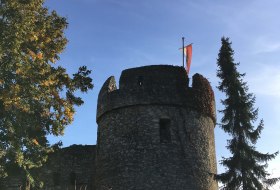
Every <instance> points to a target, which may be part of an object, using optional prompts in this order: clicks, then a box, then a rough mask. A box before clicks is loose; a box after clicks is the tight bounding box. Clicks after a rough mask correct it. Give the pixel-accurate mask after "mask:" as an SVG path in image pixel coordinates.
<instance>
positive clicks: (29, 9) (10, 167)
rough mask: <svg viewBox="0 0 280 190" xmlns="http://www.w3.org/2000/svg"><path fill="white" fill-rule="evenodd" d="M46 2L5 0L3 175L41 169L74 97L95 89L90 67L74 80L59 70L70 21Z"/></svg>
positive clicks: (69, 117) (0, 8) (1, 16)
mask: <svg viewBox="0 0 280 190" xmlns="http://www.w3.org/2000/svg"><path fill="white" fill-rule="evenodd" d="M43 3H44V0H0V31H1V32H0V39H1V40H0V177H5V176H7V174H12V173H15V171H16V170H17V169H19V168H20V169H22V170H24V171H25V174H26V176H27V178H28V179H29V181H31V182H32V180H33V178H32V176H31V173H30V169H32V168H36V167H39V166H41V165H42V164H43V163H44V162H45V161H46V159H47V154H48V153H50V152H51V151H52V150H53V146H51V145H50V144H49V142H48V140H47V137H46V136H47V135H55V136H58V135H63V131H64V129H65V127H66V126H67V125H69V124H70V123H71V122H72V121H73V116H74V113H75V109H74V106H80V105H81V104H83V101H82V99H81V98H80V97H78V96H76V95H75V94H74V93H75V92H76V91H77V90H79V91H82V92H87V91H88V90H89V89H92V88H93V84H92V79H91V78H90V77H89V74H90V71H89V70H87V68H86V67H85V66H83V67H80V69H79V71H78V72H77V73H76V74H74V75H73V76H70V75H69V74H67V72H66V70H65V68H63V67H61V66H56V65H55V63H56V62H57V60H59V54H60V53H61V52H62V51H63V50H64V48H65V46H66V44H67V39H66V38H65V35H64V30H65V29H66V27H67V21H66V19H65V18H64V17H60V16H59V15H58V14H57V13H56V12H55V11H52V12H49V10H48V9H47V8H45V7H44V5H43Z"/></svg>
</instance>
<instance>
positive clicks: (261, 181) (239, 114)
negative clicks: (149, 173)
mask: <svg viewBox="0 0 280 190" xmlns="http://www.w3.org/2000/svg"><path fill="white" fill-rule="evenodd" d="M221 41H222V46H221V48H220V51H219V55H218V59H217V65H218V71H217V76H218V77H219V78H220V79H221V82H220V83H219V86H218V89H219V90H220V91H222V92H224V93H225V94H226V98H225V99H224V100H222V104H223V105H224V107H225V108H224V110H221V111H220V112H221V113H222V116H223V117H222V120H221V123H222V124H221V128H222V129H223V130H224V131H225V132H226V133H228V134H229V135H230V136H231V139H230V140H228V145H227V148H228V149H229V151H230V152H231V154H232V156H231V157H229V158H223V159H222V161H221V164H222V165H223V166H225V167H226V171H225V173H222V174H220V175H218V176H217V179H218V180H219V181H221V182H222V183H223V184H224V189H228V190H237V189H246V190H256V189H257V190H262V189H264V187H265V185H268V186H269V185H272V184H274V183H275V182H276V181H277V180H278V179H277V178H272V179H268V177H269V173H268V172H267V171H266V170H265V169H266V168H267V161H269V160H271V159H273V158H275V156H276V155H277V154H278V152H276V153H274V154H268V153H265V154H263V153H261V152H259V151H257V150H256V147H255V144H256V142H257V140H258V139H259V138H260V134H261V131H262V129H263V126H264V124H263V120H261V121H260V123H259V125H258V126H257V127H255V126H254V125H253V124H254V122H255V121H256V120H257V119H258V109H255V108H254V103H255V96H254V95H253V94H252V93H248V86H247V84H246V82H244V81H243V77H244V75H245V74H240V73H239V72H238V71H237V66H238V64H236V63H234V59H233V54H234V51H233V50H232V48H231V42H229V38H224V37H223V38H222V40H221Z"/></svg>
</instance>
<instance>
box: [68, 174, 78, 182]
mask: <svg viewBox="0 0 280 190" xmlns="http://www.w3.org/2000/svg"><path fill="white" fill-rule="evenodd" d="M69 178H70V184H71V185H76V181H77V179H76V178H77V177H76V173H75V172H71V173H70V176H69Z"/></svg>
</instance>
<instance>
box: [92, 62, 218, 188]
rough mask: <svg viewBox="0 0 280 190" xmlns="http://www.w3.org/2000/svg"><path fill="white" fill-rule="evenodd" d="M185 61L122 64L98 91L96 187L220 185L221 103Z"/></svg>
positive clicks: (205, 81)
mask: <svg viewBox="0 0 280 190" xmlns="http://www.w3.org/2000/svg"><path fill="white" fill-rule="evenodd" d="M192 81H193V82H192V87H189V85H188V84H189V79H188V76H187V74H186V72H185V70H184V68H182V67H176V66H168V65H155V66H145V67H139V68H133V69H128V70H124V71H123V72H122V74H121V77H120V84H119V89H118V88H117V86H116V82H115V79H114V77H109V78H108V79H107V81H106V82H105V83H104V85H103V87H102V88H101V90H100V93H99V96H98V105H97V123H98V139H97V155H96V179H95V181H96V189H98V190H103V189H110V188H112V189H114V190H115V189H116V190H118V189H119V190H120V189H153V190H155V189H177V190H183V189H184V190H188V189H189V190H191V189H192V190H193V189H197V190H200V189H201V190H206V189H207V190H214V189H215V190H216V189H217V183H216V182H215V180H214V179H213V175H212V174H215V173H216V158H215V144H214V126H215V119H216V116H215V101H214V95H213V91H212V88H211V86H210V84H209V82H208V81H207V79H205V78H204V77H203V76H201V75H199V74H195V75H194V76H193V80H192Z"/></svg>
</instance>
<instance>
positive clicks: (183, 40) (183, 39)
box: [182, 37, 185, 67]
mask: <svg viewBox="0 0 280 190" xmlns="http://www.w3.org/2000/svg"><path fill="white" fill-rule="evenodd" d="M182 42H183V47H182V50H183V67H185V66H184V60H185V49H184V48H185V47H184V46H185V44H184V43H185V38H184V37H182Z"/></svg>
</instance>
